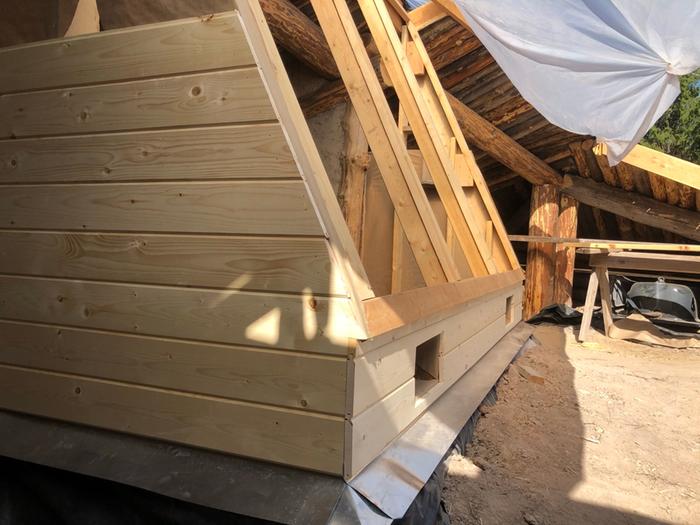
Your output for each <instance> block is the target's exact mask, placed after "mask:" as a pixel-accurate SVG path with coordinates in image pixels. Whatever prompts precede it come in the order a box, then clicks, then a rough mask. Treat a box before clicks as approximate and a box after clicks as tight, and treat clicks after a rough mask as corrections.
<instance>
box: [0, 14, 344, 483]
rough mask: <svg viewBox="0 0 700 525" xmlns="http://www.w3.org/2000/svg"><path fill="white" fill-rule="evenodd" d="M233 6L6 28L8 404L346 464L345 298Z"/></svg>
mask: <svg viewBox="0 0 700 525" xmlns="http://www.w3.org/2000/svg"><path fill="white" fill-rule="evenodd" d="M242 26H243V23H242V21H241V18H240V16H239V14H238V13H236V12H234V13H229V14H225V15H218V16H215V17H207V18H203V19H191V20H186V21H178V22H168V23H162V24H157V25H153V26H142V27H135V28H130V29H125V30H118V31H115V32H107V33H101V34H97V35H90V36H84V37H77V38H72V39H66V40H54V41H47V42H40V43H36V44H30V45H26V46H21V47H15V48H7V49H4V50H0V363H1V364H0V407H2V408H5V409H10V410H17V411H22V412H28V413H33V414H38V415H43V416H48V417H56V418H60V419H66V420H71V421H77V422H81V423H86V424H90V425H97V426H103V427H108V428H112V429H115V430H120V431H126V432H132V433H136V434H142V435H147V436H154V437H158V438H162V439H166V440H172V441H176V442H182V443H186V444H191V445H196V446H201V447H207V448H212V449H217V450H222V451H226V452H231V453H235V454H241V455H246V456H252V457H257V458H262V459H266V460H270V461H276V462H281V463H287V464H291V465H295V466H299V467H304V468H310V469H314V470H320V471H325V472H332V473H336V474H339V473H341V472H342V454H343V439H344V438H343V433H344V414H345V403H346V400H345V387H346V359H347V353H348V347H349V345H350V341H351V339H350V338H349V336H351V335H352V334H351V333H349V330H350V328H349V327H351V326H354V325H355V318H354V317H353V314H352V312H351V305H350V303H349V300H348V290H347V289H346V287H345V285H344V283H343V282H342V281H341V280H340V278H339V277H338V274H337V272H335V271H334V266H333V265H332V263H331V258H330V257H329V249H328V245H327V242H326V239H325V236H324V232H323V229H322V226H321V224H320V223H319V220H318V218H317V216H316V213H315V211H314V207H313V205H312V203H311V202H310V199H309V196H308V194H307V189H306V186H305V184H304V181H303V180H302V178H301V176H300V174H299V171H298V168H297V164H296V162H295V159H294V156H293V154H292V152H291V151H290V147H289V146H288V144H287V140H286V139H285V129H283V126H282V125H281V123H280V122H278V121H277V116H276V113H275V110H274V109H273V105H272V104H271V102H270V99H269V98H268V94H267V91H266V86H265V83H264V82H263V80H262V79H261V74H260V71H259V69H258V66H257V65H256V60H255V58H254V56H253V52H252V51H251V48H250V46H249V44H248V42H247V40H246V36H245V33H244V30H243V27H242Z"/></svg>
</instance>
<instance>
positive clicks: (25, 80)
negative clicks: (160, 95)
mask: <svg viewBox="0 0 700 525" xmlns="http://www.w3.org/2000/svg"><path fill="white" fill-rule="evenodd" d="M144 64H148V69H146V70H144V67H143V65H144ZM253 64H255V59H254V58H253V54H252V53H251V51H250V48H249V47H248V43H247V42H246V37H245V33H244V32H243V28H242V26H241V21H240V19H239V17H238V15H237V14H236V13H227V14H221V15H217V16H214V17H202V18H190V19H186V20H178V21H175V22H165V23H162V24H154V25H149V26H137V27H131V28H128V29H119V30H115V31H105V32H104V33H99V34H91V35H86V36H78V37H75V38H66V39H56V40H49V41H44V42H37V43H33V44H28V45H21V46H15V47H11V48H6V49H0V93H7V92H11V91H23V90H28V89H47V88H51V87H60V86H69V85H70V86H75V85H81V84H91V83H98V82H112V81H115V80H127V79H131V78H134V77H141V76H144V74H147V75H149V76H160V75H170V74H173V73H181V72H192V71H203V70H209V69H220V68H225V67H235V66H245V65H253Z"/></svg>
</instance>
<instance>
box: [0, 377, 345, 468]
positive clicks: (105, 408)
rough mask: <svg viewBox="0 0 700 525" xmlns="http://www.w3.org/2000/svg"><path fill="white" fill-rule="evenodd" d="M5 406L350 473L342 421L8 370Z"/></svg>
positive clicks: (1, 383)
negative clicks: (345, 468)
mask: <svg viewBox="0 0 700 525" xmlns="http://www.w3.org/2000/svg"><path fill="white" fill-rule="evenodd" d="M0 407H2V408H5V409H12V410H16V411H21V412H26V413H29V414H35V415H38V416H45V417H51V418H56V419H63V420H67V421H73V422H77V423H84V424H88V425H94V426H98V427H105V428H109V429H112V430H117V431H122V432H127V433H132V434H139V435H145V436H151V437H155V438H158V439H162V440H166V441H174V442H177V443H183V444H186V445H193V446H197V447H203V448H211V449H216V450H221V451H225V452H229V453H232V454H241V455H245V456H249V457H254V458H260V459H264V460H267V461H274V462H279V463H285V464H288V465H292V466H299V467H303V468H308V469H314V470H319V471H323V472H329V473H333V474H340V473H341V472H342V458H343V454H342V450H343V431H344V430H343V419H342V418H340V417H332V416H323V415H313V414H309V413H303V412H299V411H292V410H289V409H281V408H273V407H268V406H264V405H257V404H252V403H244V402H240V401H231V400H224V399H219V398H215V397H207V396H201V395H190V394H187V393H183V392H175V391H170V390H162V389H155V388H147V387H140V386H135V385H131V384H124V383H118V382H110V381H104V380H96V379H88V378H83V377H80V376H74V375H68V374H58V373H50V372H44V371H38V370H29V369H21V368H15V367H8V366H0Z"/></svg>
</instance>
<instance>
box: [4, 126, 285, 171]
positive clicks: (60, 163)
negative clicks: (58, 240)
mask: <svg viewBox="0 0 700 525" xmlns="http://www.w3.org/2000/svg"><path fill="white" fill-rule="evenodd" d="M272 177H274V178H279V177H299V171H298V169H297V167H296V163H295V162H294V158H293V156H292V153H291V151H290V150H289V147H288V146H287V141H286V140H285V138H284V134H283V132H282V129H281V127H280V125H279V124H276V123H271V124H251V125H235V126H223V127H212V128H203V129H171V130H165V131H145V132H128V133H114V134H104V135H87V136H79V137H48V138H43V139H17V140H4V141H0V183H11V182H15V183H30V182H118V181H147V180H184V179H194V180H202V179H241V178H245V179H257V178H272Z"/></svg>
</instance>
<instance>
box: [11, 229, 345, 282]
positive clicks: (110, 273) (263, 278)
mask: <svg viewBox="0 0 700 525" xmlns="http://www.w3.org/2000/svg"><path fill="white" fill-rule="evenodd" d="M0 273H5V274H21V275H36V276H45V277H64V278H72V279H86V280H101V281H119V282H130V283H151V284H165V285H173V286H197V287H203V288H233V289H246V290H271V291H281V292H297V293H301V292H302V291H304V290H309V291H311V293H313V294H321V295H327V294H338V295H341V294H342V295H347V289H346V287H345V286H344V284H343V282H342V280H341V279H340V276H339V275H338V272H332V271H331V263H330V259H329V254H328V247H327V246H326V241H325V240H324V239H315V238H295V239H290V238H284V237H218V236H203V235H202V236H199V235H197V236H194V235H161V234H152V235H142V234H107V233H105V234H91V233H60V232H57V233H54V232H13V231H2V232H0Z"/></svg>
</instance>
